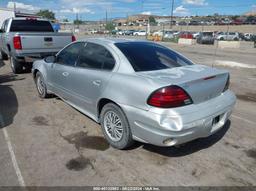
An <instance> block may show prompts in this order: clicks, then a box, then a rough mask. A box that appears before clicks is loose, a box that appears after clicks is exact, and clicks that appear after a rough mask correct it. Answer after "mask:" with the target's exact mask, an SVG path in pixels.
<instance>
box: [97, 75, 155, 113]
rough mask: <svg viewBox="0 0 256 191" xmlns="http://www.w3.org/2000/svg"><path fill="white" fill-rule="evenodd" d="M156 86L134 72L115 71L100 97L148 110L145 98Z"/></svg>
mask: <svg viewBox="0 0 256 191" xmlns="http://www.w3.org/2000/svg"><path fill="white" fill-rule="evenodd" d="M157 88H158V86H157V84H155V83H153V82H152V81H149V80H147V79H145V78H142V77H139V76H136V75H135V74H124V73H115V74H114V75H113V76H112V78H111V80H110V83H108V87H107V88H106V89H105V91H104V93H103V94H102V98H107V99H110V100H112V101H114V102H116V103H118V104H125V105H129V106H133V107H136V108H140V109H143V110H149V108H150V106H149V105H147V99H148V97H149V96H150V94H151V93H152V92H153V91H155V90H156V89H157Z"/></svg>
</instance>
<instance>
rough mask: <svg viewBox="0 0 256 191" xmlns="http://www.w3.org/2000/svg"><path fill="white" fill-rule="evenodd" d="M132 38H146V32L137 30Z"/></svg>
mask: <svg viewBox="0 0 256 191" xmlns="http://www.w3.org/2000/svg"><path fill="white" fill-rule="evenodd" d="M133 35H134V36H146V35H147V32H146V31H144V30H139V31H135V32H134V33H133Z"/></svg>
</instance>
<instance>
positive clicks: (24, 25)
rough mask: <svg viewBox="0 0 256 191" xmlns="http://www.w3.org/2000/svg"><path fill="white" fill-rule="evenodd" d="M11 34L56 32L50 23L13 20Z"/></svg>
mask: <svg viewBox="0 0 256 191" xmlns="http://www.w3.org/2000/svg"><path fill="white" fill-rule="evenodd" d="M10 32H54V31H53V28H52V25H51V23H50V22H49V21H40V20H13V21H12V25H11V28H10Z"/></svg>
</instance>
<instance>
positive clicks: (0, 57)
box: [0, 50, 8, 60]
mask: <svg viewBox="0 0 256 191" xmlns="http://www.w3.org/2000/svg"><path fill="white" fill-rule="evenodd" d="M0 60H8V55H7V54H5V53H4V52H3V51H2V50H1V51H0Z"/></svg>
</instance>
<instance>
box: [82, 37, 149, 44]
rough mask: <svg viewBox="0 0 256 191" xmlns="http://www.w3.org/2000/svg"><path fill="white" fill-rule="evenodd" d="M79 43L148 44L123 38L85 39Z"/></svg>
mask: <svg viewBox="0 0 256 191" xmlns="http://www.w3.org/2000/svg"><path fill="white" fill-rule="evenodd" d="M81 41H87V42H92V43H93V42H94V43H98V44H115V43H126V42H150V41H147V40H136V39H125V38H87V39H82V40H81Z"/></svg>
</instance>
